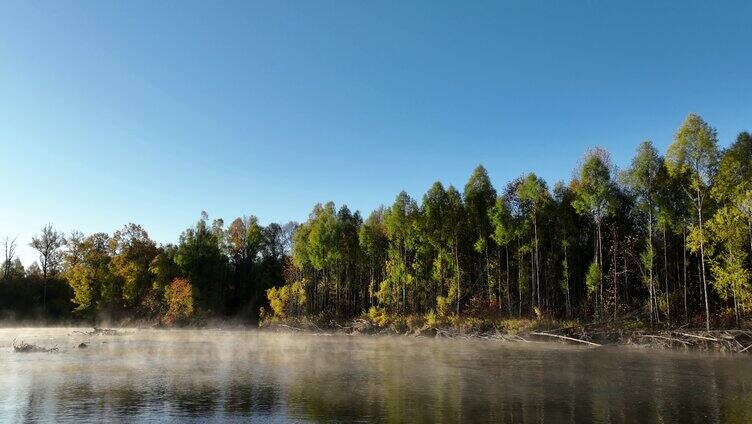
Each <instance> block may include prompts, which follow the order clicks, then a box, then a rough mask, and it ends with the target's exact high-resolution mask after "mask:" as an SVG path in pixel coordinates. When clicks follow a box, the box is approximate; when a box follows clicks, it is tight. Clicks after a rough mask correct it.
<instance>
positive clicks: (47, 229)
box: [29, 224, 65, 312]
mask: <svg viewBox="0 0 752 424" xmlns="http://www.w3.org/2000/svg"><path fill="white" fill-rule="evenodd" d="M64 241H65V239H64V238H63V234H62V233H59V232H57V231H55V230H54V229H53V228H52V225H51V224H47V225H45V226H44V227H43V228H42V234H40V235H39V236H34V237H32V238H31V243H30V244H29V245H30V246H31V247H33V248H34V249H36V250H37V251H38V252H39V263H40V264H41V266H42V284H43V285H44V289H43V295H42V305H43V306H42V307H43V309H44V311H45V312H46V311H47V277H48V276H49V275H54V274H55V273H57V271H58V266H59V265H60V262H61V259H62V256H61V254H60V247H61V246H62V245H63V243H64Z"/></svg>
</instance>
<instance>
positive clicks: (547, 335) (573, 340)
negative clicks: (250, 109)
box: [530, 331, 601, 346]
mask: <svg viewBox="0 0 752 424" xmlns="http://www.w3.org/2000/svg"><path fill="white" fill-rule="evenodd" d="M530 334H531V335H533V336H544V337H555V338H558V339H562V340H569V341H571V342H577V343H583V344H586V345H590V346H601V345H600V344H598V343H593V342H589V341H587V340H582V339H576V338H574V337H569V336H562V335H560V334H551V333H541V332H537V331H532V332H530Z"/></svg>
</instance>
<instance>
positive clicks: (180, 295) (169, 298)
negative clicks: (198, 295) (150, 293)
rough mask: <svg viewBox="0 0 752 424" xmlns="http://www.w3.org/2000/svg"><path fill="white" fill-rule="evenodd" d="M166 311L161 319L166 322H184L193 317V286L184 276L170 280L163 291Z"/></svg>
mask: <svg viewBox="0 0 752 424" xmlns="http://www.w3.org/2000/svg"><path fill="white" fill-rule="evenodd" d="M165 300H166V302H167V313H166V314H165V316H164V318H163V320H164V322H165V323H166V324H168V325H172V324H176V323H185V322H187V321H188V320H190V319H191V317H193V314H194V306H193V287H192V286H191V283H190V281H188V280H187V279H185V278H176V279H174V280H172V282H171V283H170V285H169V286H168V287H167V291H166V292H165Z"/></svg>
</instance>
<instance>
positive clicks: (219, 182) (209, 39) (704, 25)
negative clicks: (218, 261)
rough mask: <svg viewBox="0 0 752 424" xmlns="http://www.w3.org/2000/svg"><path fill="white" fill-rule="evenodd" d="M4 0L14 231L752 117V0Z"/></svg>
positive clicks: (186, 210)
mask: <svg viewBox="0 0 752 424" xmlns="http://www.w3.org/2000/svg"><path fill="white" fill-rule="evenodd" d="M220 3H221V2H210V1H201V2H186V1H175V2H167V1H164V2H162V1H160V2H154V1H143V2H142V1H122V2H110V1H104V2H102V1H91V2H72V1H71V2H58V1H51V2H46V1H18V2H14V1H10V2H8V1H5V2H2V4H0V175H1V176H2V182H1V183H0V237H4V236H6V235H7V236H11V237H16V236H17V237H18V240H19V245H20V249H19V251H20V256H21V259H22V260H23V262H24V263H25V264H26V265H28V264H29V263H30V262H31V261H33V260H34V259H35V258H36V255H35V254H34V253H33V251H32V250H31V248H29V247H28V243H29V241H30V238H31V236H32V234H34V233H36V232H38V230H39V228H41V227H42V226H43V225H44V224H46V223H48V222H49V223H52V224H53V225H54V226H55V227H57V228H58V229H60V230H63V231H65V232H68V231H70V230H73V229H78V230H81V231H83V232H85V233H91V232H95V231H104V232H108V233H112V231H114V230H116V229H118V228H120V227H121V226H122V225H124V224H126V223H128V222H136V223H139V224H141V225H142V226H144V228H145V229H146V230H147V231H148V232H149V233H150V235H151V236H152V238H154V239H155V240H157V241H159V242H174V241H177V238H178V235H179V233H180V232H181V231H182V230H183V229H184V228H186V227H187V226H189V225H191V224H192V223H194V222H195V221H196V219H197V218H198V217H199V214H200V212H201V211H202V210H206V211H207V212H208V213H209V216H210V218H214V217H223V218H224V219H225V221H226V222H229V221H230V220H232V219H233V218H235V217H237V216H242V215H247V214H255V215H257V216H258V217H259V218H260V219H261V221H262V222H263V223H269V222H271V221H278V222H286V221H288V220H298V221H300V220H304V219H305V218H306V217H307V215H308V213H309V211H310V209H311V207H312V206H313V204H314V203H316V202H321V201H328V200H333V201H335V202H336V203H337V204H338V205H339V204H342V203H347V204H348V205H349V206H350V207H351V209H359V210H361V212H363V213H364V214H367V213H368V212H369V211H370V210H372V209H373V208H375V207H376V206H378V205H379V204H381V203H387V204H388V203H390V202H391V201H392V200H393V199H394V197H395V195H396V194H397V193H398V192H399V191H400V190H403V189H404V190H406V191H407V192H408V193H410V194H411V195H413V196H415V197H417V198H420V197H421V196H422V195H423V193H424V192H425V190H426V189H427V188H428V187H429V186H430V184H431V183H432V182H433V181H435V180H441V181H442V182H444V183H446V184H454V185H456V186H458V187H460V189H461V187H462V186H463V185H464V183H465V181H466V179H467V177H468V176H469V175H470V173H471V171H472V169H473V168H474V167H475V166H476V165H477V164H478V163H483V164H484V165H485V166H486V168H487V169H488V171H489V174H490V175H491V178H492V181H493V182H494V184H495V185H496V186H497V187H500V186H503V185H504V184H506V182H507V181H509V180H510V179H512V178H514V177H516V176H518V175H520V174H522V173H524V172H527V171H535V172H536V173H538V174H539V175H541V176H542V177H544V178H546V179H547V180H548V181H549V184H553V183H554V182H555V181H557V180H560V179H568V178H569V177H570V175H571V173H572V170H573V168H574V167H575V165H576V163H577V160H578V159H579V158H580V156H581V155H582V153H583V151H584V150H585V149H587V148H588V147H592V146H596V145H601V146H603V147H605V148H607V149H608V150H609V151H610V152H611V153H612V156H613V158H614V161H615V163H616V164H617V165H620V166H625V165H627V164H628V162H629V160H630V158H631V155H632V153H633V151H634V149H635V147H636V146H637V144H638V142H640V141H641V140H643V139H652V140H653V141H654V142H655V143H656V145H657V146H658V147H659V149H661V150H665V147H666V146H667V145H668V144H669V143H670V141H671V137H672V135H673V133H674V131H675V130H676V128H677V127H678V126H679V124H680V123H681V121H682V120H683V118H684V117H685V116H686V114H687V113H689V112H695V113H699V114H700V115H702V116H703V117H704V118H705V119H706V120H707V121H708V122H710V123H711V124H712V125H713V126H715V127H716V128H717V129H718V134H719V138H720V141H721V144H722V145H723V146H726V145H728V144H729V143H730V142H731V140H732V139H733V138H734V137H735V135H736V134H737V133H738V132H739V131H742V130H750V129H752V20H751V19H750V16H752V2H749V1H739V2H733V1H723V2H712V1H706V0H705V1H697V2H695V1H682V2H656V1H645V2H640V1H622V2H616V1H594V0H593V1H581V2H580V1H551V2H541V1H521V0H520V1H514V2H502V1H493V2H481V1H472V2H460V1H456V2H436V1H427V2H418V1H408V2H405V1H371V2H365V1H336V2H329V1H317V0H312V1H298V2H289V1H264V2H252V1H240V2H237V3H222V4H220Z"/></svg>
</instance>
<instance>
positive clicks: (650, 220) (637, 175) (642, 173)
mask: <svg viewBox="0 0 752 424" xmlns="http://www.w3.org/2000/svg"><path fill="white" fill-rule="evenodd" d="M662 168H663V160H662V159H661V157H660V156H659V154H658V151H657V150H656V149H655V148H654V147H653V143H652V142H650V141H644V142H642V143H641V144H640V145H639V146H638V147H637V153H636V154H635V157H634V158H633V159H632V164H631V166H630V167H629V169H627V170H626V171H625V172H624V173H623V174H622V175H623V179H624V182H625V183H626V185H627V187H628V189H629V190H630V191H631V193H632V195H633V196H634V197H635V200H636V202H637V206H638V209H639V210H640V211H641V212H642V213H643V214H644V217H645V226H646V231H647V237H646V245H647V252H646V253H645V254H644V258H645V259H646V264H645V265H646V266H647V268H648V272H647V280H648V281H647V283H648V284H647V285H648V304H649V305H650V308H649V309H650V321H651V323H652V322H653V320H654V319H655V316H656V314H657V310H658V308H657V299H656V290H655V279H654V278H653V269H654V265H653V258H654V257H655V252H654V249H653V234H654V225H655V219H656V216H657V214H658V201H659V196H660V184H661V180H660V179H659V178H660V177H661V173H662V172H661V171H662Z"/></svg>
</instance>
